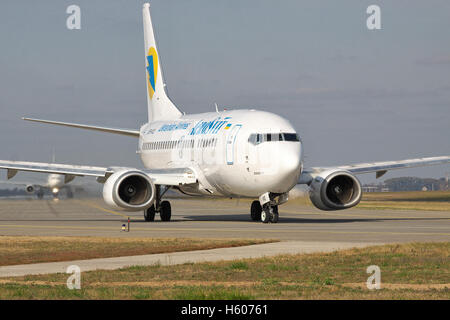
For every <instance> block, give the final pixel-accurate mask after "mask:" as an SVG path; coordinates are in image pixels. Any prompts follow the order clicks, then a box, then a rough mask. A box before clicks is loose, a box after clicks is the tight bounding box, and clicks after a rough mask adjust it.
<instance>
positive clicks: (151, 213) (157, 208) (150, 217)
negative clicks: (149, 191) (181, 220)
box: [144, 186, 172, 221]
mask: <svg viewBox="0 0 450 320" xmlns="http://www.w3.org/2000/svg"><path fill="white" fill-rule="evenodd" d="M167 190H169V187H166V188H165V189H164V191H162V192H161V187H160V186H156V200H155V203H153V204H152V206H151V207H150V208H148V209H147V210H145V211H144V219H145V221H155V214H156V213H157V212H158V213H159V216H160V217H161V221H170V218H171V217H172V208H171V206H170V202H169V201H161V198H162V197H163V195H164V194H165V193H166V192H167Z"/></svg>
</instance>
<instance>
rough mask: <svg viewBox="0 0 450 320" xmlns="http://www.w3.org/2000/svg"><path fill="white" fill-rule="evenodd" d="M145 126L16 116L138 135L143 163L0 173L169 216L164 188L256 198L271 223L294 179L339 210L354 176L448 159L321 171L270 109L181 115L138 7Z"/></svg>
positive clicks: (21, 165)
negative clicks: (78, 184) (98, 186)
mask: <svg viewBox="0 0 450 320" xmlns="http://www.w3.org/2000/svg"><path fill="white" fill-rule="evenodd" d="M143 20H144V37H145V56H146V86H147V103H148V123H146V124H145V125H143V126H142V127H141V128H140V129H139V130H133V129H117V128H108V127H100V126H92V125H83V124H75V123H66V122H58V121H48V120H39V119H29V118H24V120H29V121H35V122H41V123H47V124H55V125H61V126H68V127H75V128H82V129H88V130H96V131H102V132H109V133H115V134H121V135H127V136H131V137H135V138H137V139H138V141H139V142H138V153H139V154H140V157H141V159H142V162H143V165H144V168H143V169H136V168H124V167H90V166H76V165H63V164H49V163H34V162H16V161H0V168H3V169H7V170H8V177H13V176H14V175H15V173H17V171H21V170H22V171H35V172H44V173H51V174H58V175H64V176H66V177H76V176H93V177H96V178H97V181H99V182H100V183H104V187H103V198H104V200H105V202H106V203H107V204H108V205H110V206H112V207H115V208H119V209H123V210H129V211H141V210H143V211H144V217H145V220H147V221H153V220H154V218H155V213H156V212H158V213H159V214H160V217H161V220H163V221H169V220H170V218H171V206H170V203H169V202H168V201H162V198H163V196H164V194H165V192H166V191H167V190H168V189H170V188H172V189H176V190H178V191H180V192H182V193H185V194H188V195H203V196H210V197H245V198H252V199H257V200H254V201H253V203H252V205H251V210H250V213H251V218H252V219H253V220H261V221H262V222H263V223H267V222H273V223H275V222H277V221H278V205H280V204H282V203H285V202H286V201H287V200H288V192H289V191H290V190H291V189H292V188H293V187H294V186H296V185H297V184H306V185H308V186H309V187H310V198H311V200H312V203H313V204H314V205H315V206H316V207H317V208H319V209H322V210H341V209H347V208H351V207H353V206H356V205H357V204H358V203H359V202H360V200H361V194H362V190H361V184H360V182H359V180H358V179H357V177H356V175H357V174H361V173H368V172H375V173H376V176H377V177H378V178H379V177H381V176H382V175H384V174H385V173H386V172H387V171H388V170H393V169H401V168H411V167H418V166H428V165H436V164H444V163H449V162H450V156H443V157H432V158H421V159H410V160H402V161H391V162H375V163H362V164H354V165H347V166H335V167H325V168H318V167H316V168H310V169H304V168H303V152H302V151H303V150H302V141H301V139H300V138H299V136H298V134H297V133H296V130H295V129H294V127H293V126H292V124H291V123H290V122H289V121H288V120H287V119H284V118H282V117H280V116H278V115H276V114H273V113H269V112H263V111H256V110H230V111H220V112H219V111H218V109H217V107H216V112H210V113H201V114H192V115H185V114H183V113H182V112H181V111H180V110H179V109H178V108H177V107H176V106H175V105H174V104H173V103H172V101H171V100H170V99H169V98H168V96H167V94H166V92H165V83H164V79H163V74H162V71H161V64H160V59H159V55H158V50H157V47H156V42H155V37H154V32H153V27H152V23H151V18H150V4H148V3H146V4H144V6H143Z"/></svg>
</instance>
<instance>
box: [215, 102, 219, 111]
mask: <svg viewBox="0 0 450 320" xmlns="http://www.w3.org/2000/svg"><path fill="white" fill-rule="evenodd" d="M214 106H215V107H216V112H217V113H219V107H218V106H217V103H214Z"/></svg>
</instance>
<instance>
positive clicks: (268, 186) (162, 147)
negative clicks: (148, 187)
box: [139, 110, 302, 198]
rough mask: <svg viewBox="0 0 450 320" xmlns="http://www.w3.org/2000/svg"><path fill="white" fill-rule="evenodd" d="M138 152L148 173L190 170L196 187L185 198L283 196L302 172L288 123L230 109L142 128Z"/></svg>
mask: <svg viewBox="0 0 450 320" xmlns="http://www.w3.org/2000/svg"><path fill="white" fill-rule="evenodd" d="M140 132H141V136H140V141H139V153H140V156H141V159H142V161H143V163H144V165H145V167H146V168H148V169H167V168H186V167H188V168H192V170H194V171H195V173H196V175H197V176H198V177H199V179H198V180H199V183H198V185H187V186H181V187H180V190H181V191H182V192H185V193H187V194H202V195H211V196H226V197H233V196H238V197H252V198H254V197H258V196H260V195H261V194H262V193H265V192H267V191H269V192H272V193H280V194H281V193H286V192H288V191H289V190H291V189H292V188H293V187H294V186H295V185H296V184H297V181H298V178H299V176H300V174H301V169H302V145H301V141H300V139H299V138H298V135H297V133H296V131H295V129H294V128H293V126H292V125H291V124H290V123H289V121H287V120H286V119H284V118H282V117H280V116H278V115H276V114H273V113H269V112H263V111H256V110H231V111H223V112H210V113H202V114H194V115H184V116H182V117H181V118H179V119H177V120H167V121H155V122H150V123H147V124H146V125H144V126H142V128H141V131H140Z"/></svg>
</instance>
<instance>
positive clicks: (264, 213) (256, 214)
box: [250, 200, 278, 223]
mask: <svg viewBox="0 0 450 320" xmlns="http://www.w3.org/2000/svg"><path fill="white" fill-rule="evenodd" d="M250 217H251V219H252V220H253V221H261V222H262V223H269V222H271V223H277V222H278V206H277V205H269V204H265V205H264V206H263V207H262V206H261V204H260V202H259V201H257V200H255V201H253V202H252V206H251V208H250Z"/></svg>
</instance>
